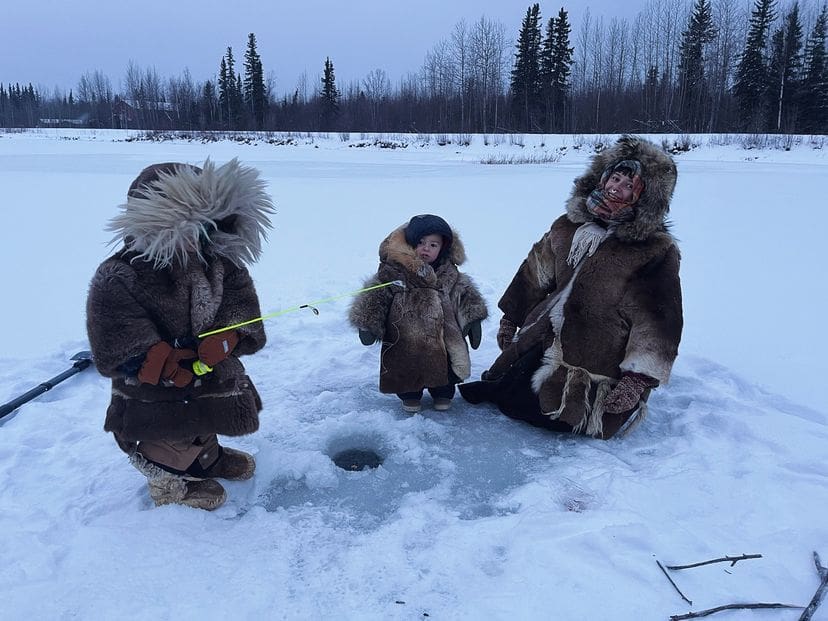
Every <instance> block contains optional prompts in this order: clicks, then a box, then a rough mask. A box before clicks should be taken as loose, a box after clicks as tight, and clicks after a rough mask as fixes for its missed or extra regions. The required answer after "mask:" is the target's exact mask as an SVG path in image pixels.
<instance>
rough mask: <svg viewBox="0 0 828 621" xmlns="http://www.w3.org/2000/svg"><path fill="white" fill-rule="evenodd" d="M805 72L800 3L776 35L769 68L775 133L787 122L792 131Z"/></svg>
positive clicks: (769, 115) (769, 107) (769, 89)
mask: <svg viewBox="0 0 828 621" xmlns="http://www.w3.org/2000/svg"><path fill="white" fill-rule="evenodd" d="M801 73H802V25H801V24H800V22H799V4H798V3H796V2H795V3H794V5H793V7H792V8H791V10H790V12H789V13H788V15H787V16H786V17H785V21H784V24H783V25H782V27H781V28H779V29H778V30H777V31H776V32H775V33H774V35H773V43H772V46H771V60H770V64H769V67H768V83H769V86H768V120H769V126H770V128H771V129H772V130H773V131H777V132H779V131H782V125H783V122H784V121H785V120H787V123H786V124H787V125H788V129H792V127H791V126H792V125H793V121H792V117H793V112H794V111H793V110H791V109H790V108H792V107H793V106H792V104H793V102H795V101H796V99H797V91H798V90H799V80H800V78H801Z"/></svg>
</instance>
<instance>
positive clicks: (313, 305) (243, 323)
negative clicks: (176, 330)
mask: <svg viewBox="0 0 828 621" xmlns="http://www.w3.org/2000/svg"><path fill="white" fill-rule="evenodd" d="M391 285H397V286H398V287H402V288H403V289H404V288H405V283H404V282H403V281H401V280H392V281H391V282H382V283H380V284H378V285H372V286H370V287H365V288H363V289H357V290H356V291H349V292H348V293H341V294H339V295H335V296H333V297H330V298H325V299H323V300H316V301H315V302H308V303H307V304H300V305H299V306H292V307H291V308H286V309H284V310H280V311H278V312H276V313H270V314H268V315H262V316H261V317H255V318H253V319H248V320H247V321H241V322H239V323H234V324H233V325H232V326H225V327H223V328H216V329H215V330H210V331H209V332H202V333H201V334H199V335H198V338H200V339H203V338H204V337H205V336H210V335H211V334H218V333H219V332H226V331H227V330H235V329H236V328H241V327H242V326H247V325H250V324H251V323H256V322H258V321H264V320H265V319H273V318H274V317H278V316H279V315H286V314H287V313H292V312H294V311H298V310H302V309H303V308H309V309H311V310H312V311H313V314H314V315H318V314H319V310H318V309H317V308H316V305H317V304H325V303H326V302H333V301H334V300H340V299H342V298H347V297H349V296H352V295H358V294H360V293H365V292H366V291H373V290H374V289H382V288H383V287H390V286H391Z"/></svg>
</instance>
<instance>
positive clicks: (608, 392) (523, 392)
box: [460, 136, 683, 438]
mask: <svg viewBox="0 0 828 621" xmlns="http://www.w3.org/2000/svg"><path fill="white" fill-rule="evenodd" d="M676 174H677V173H676V166H675V164H674V163H673V160H672V159H671V158H670V156H669V155H667V154H666V153H665V152H664V151H663V150H662V149H660V148H658V147H657V146H656V145H654V144H652V143H650V142H648V141H646V140H642V139H639V138H635V137H631V136H625V137H622V138H621V139H620V140H619V141H618V142H617V143H616V144H615V145H613V146H612V147H610V148H609V149H607V150H605V151H603V152H601V153H600V154H598V155H596V156H595V157H594V158H593V160H592V162H591V164H590V167H589V169H588V170H587V172H586V173H585V174H584V175H582V176H581V177H579V178H578V179H576V180H575V187H574V189H573V191H572V194H571V196H570V198H569V200H568V202H567V204H566V214H565V215H563V216H561V217H559V218H558V219H557V220H555V222H554V223H553V224H552V227H551V228H550V230H549V231H548V232H547V233H546V234H545V235H544V236H543V237H542V238H541V239H540V241H538V242H537V243H536V244H535V245H534V246H533V247H532V250H531V251H530V252H529V255H528V256H527V257H526V259H525V260H524V261H523V263H522V264H521V266H520V268H519V269H518V271H517V273H516V274H515V276H514V278H513V279H512V282H511V284H510V285H509V287H508V288H507V289H506V292H505V293H504V294H503V297H501V299H500V302H499V303H498V306H499V307H500V309H501V310H502V311H503V318H502V320H501V322H500V329H499V331H498V345H499V346H500V348H501V350H502V353H501V355H500V356H499V357H498V358H497V359H496V360H495V362H494V363H493V365H492V367H491V368H490V369H489V370H488V371H486V372H485V373H484V374H483V381H479V382H470V383H468V384H464V385H462V386H460V392H461V394H462V395H463V397H464V398H465V399H467V400H468V401H470V402H472V403H480V402H483V401H489V402H492V403H495V404H496V405H497V406H498V407H499V408H500V410H501V411H502V412H503V413H504V414H506V415H508V416H511V417H513V418H518V419H522V420H526V421H528V422H530V423H532V424H534V425H538V426H541V427H546V428H550V429H553V430H557V431H573V432H575V433H585V434H588V435H591V436H594V437H603V438H609V437H611V436H613V435H614V434H615V433H616V432H618V431H619V430H620V429H621V428H622V427H624V426H625V425H627V424H628V423H630V424H631V423H632V422H634V421H637V420H641V419H642V418H643V416H644V414H645V412H646V408H645V404H646V401H647V398H648V396H649V394H650V390H651V389H653V388H655V387H656V386H658V385H660V384H666V383H667V381H668V380H669V378H670V370H671V368H672V366H673V361H674V360H675V358H676V355H677V353H678V346H679V340H680V338H681V331H682V324H683V320H682V304H681V285H680V281H679V249H678V246H677V244H676V240H675V239H674V238H673V237H672V236H671V235H670V233H669V232H668V230H667V223H666V216H667V212H668V210H669V208H670V199H671V197H672V194H673V188H674V187H675V183H676ZM518 329H519V331H518Z"/></svg>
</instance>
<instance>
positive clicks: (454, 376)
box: [349, 225, 488, 393]
mask: <svg viewBox="0 0 828 621" xmlns="http://www.w3.org/2000/svg"><path fill="white" fill-rule="evenodd" d="M452 232H453V235H454V239H453V242H452V244H451V247H450V249H449V251H448V254H447V256H446V257H445V259H443V260H442V262H440V263H439V264H437V265H436V268H433V267H432V266H431V265H428V264H427V263H425V262H424V261H422V259H420V258H419V257H418V256H417V254H416V252H415V250H414V248H413V247H412V246H410V245H409V244H408V243H407V242H406V239H405V225H403V226H401V227H399V228H397V229H396V230H394V231H393V232H392V233H391V234H390V235H388V237H386V238H385V239H384V240H383V241H382V243H381V244H380V247H379V257H380V265H379V269H378V270H377V273H376V275H375V276H374V277H373V278H371V279H369V280H368V281H367V282H366V283H365V286H366V287H368V286H372V285H375V284H380V283H385V282H391V281H395V280H399V281H400V282H402V283H403V285H404V286H402V287H401V286H397V285H392V286H390V287H385V288H382V289H376V290H374V291H368V292H365V293H362V294H361V295H359V296H358V297H357V298H355V299H354V302H353V303H352V305H351V308H350V312H349V320H350V322H351V324H352V325H353V326H354V327H355V328H357V329H359V330H364V331H367V332H370V333H371V334H373V335H374V336H375V337H377V338H378V339H381V340H382V350H381V353H380V380H379V387H380V391H381V392H383V393H405V392H415V391H418V390H421V389H423V388H426V387H437V386H445V385H448V384H452V383H456V382H458V381H462V380H464V379H466V378H467V377H469V375H470V373H471V361H470V358H469V350H468V346H467V345H466V341H465V339H464V333H465V329H466V328H467V327H468V326H469V325H470V324H471V323H473V322H475V321H482V320H484V319H485V318H486V317H487V316H488V311H487V309H486V303H485V301H484V300H483V297H482V296H481V295H480V292H479V291H478V290H477V288H476V287H475V285H474V283H473V282H472V280H471V278H469V276H467V275H466V274H463V273H461V272H460V271H459V270H458V269H457V266H458V265H461V264H463V263H464V262H465V260H466V252H465V248H464V246H463V242H462V241H461V240H460V237H459V235H458V234H457V232H456V231H452Z"/></svg>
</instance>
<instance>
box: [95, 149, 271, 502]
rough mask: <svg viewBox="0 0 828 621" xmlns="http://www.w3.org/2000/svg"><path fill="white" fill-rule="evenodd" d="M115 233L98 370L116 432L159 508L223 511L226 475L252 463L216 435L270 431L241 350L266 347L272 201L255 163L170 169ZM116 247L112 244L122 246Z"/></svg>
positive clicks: (104, 281)
mask: <svg viewBox="0 0 828 621" xmlns="http://www.w3.org/2000/svg"><path fill="white" fill-rule="evenodd" d="M122 208H123V212H122V213H121V214H120V215H118V216H116V217H115V218H114V219H113V220H112V222H111V224H110V226H109V228H110V230H112V231H115V232H116V237H115V240H118V239H122V240H123V247H122V248H121V249H120V250H119V251H118V252H116V253H115V254H114V255H113V256H112V257H110V258H108V259H107V260H105V261H104V262H103V263H102V264H101V265H100V267H99V268H98V270H97V272H96V273H95V276H94V277H93V279H92V282H91V284H90V287H89V297H88V300H87V318H86V321H87V330H88V333H89V342H90V344H91V347H92V354H93V357H94V361H95V365H96V366H97V368H98V370H99V371H100V372H101V373H102V374H103V375H105V376H107V377H111V378H112V399H111V402H110V405H109V408H108V409H107V412H106V422H105V424H104V429H105V430H106V431H111V432H112V433H113V434H114V436H115V440H116V442H117V443H118V446H120V447H121V449H123V450H124V452H126V453H127V454H128V455H129V459H130V462H131V463H132V464H133V465H134V466H135V467H136V468H137V469H138V470H139V471H140V472H141V473H142V474H144V475H145V476H146V477H147V479H148V485H149V493H150V496H151V498H152V499H153V501H154V502H155V504H156V505H163V504H169V503H177V504H182V505H188V506H191V507H197V508H201V509H215V508H216V507H218V506H220V505H221V504H222V503H223V502H224V500H225V491H224V488H223V487H222V486H221V484H220V483H219V482H218V481H215V480H214V479H216V478H222V479H231V480H239V479H248V478H250V477H251V476H253V470H254V468H255V462H254V460H253V457H252V456H251V455H248V454H247V453H244V452H242V451H238V450H234V449H231V448H227V447H222V446H221V445H219V443H218V438H217V437H216V434H222V435H227V436H240V435H243V434H248V433H252V432H254V431H256V430H257V429H258V427H259V411H260V410H261V409H262V404H261V400H260V399H259V395H258V393H257V391H256V388H255V387H254V386H253V382H251V381H250V378H249V377H248V376H247V375H246V374H245V370H244V366H243V365H242V363H241V362H240V360H239V356H242V355H245V354H252V353H253V352H256V351H258V350H260V349H261V348H262V347H263V346H264V344H265V333H264V329H263V327H262V324H261V323H255V324H251V325H247V326H244V327H241V328H238V329H237V330H226V331H223V332H219V333H217V334H214V335H211V336H206V337H205V338H203V339H199V338H198V335H199V334H203V333H205V332H209V331H211V330H215V329H218V328H223V327H226V326H230V325H233V324H236V323H239V322H242V321H244V320H247V319H250V318H252V317H258V316H259V315H261V312H260V310H259V300H258V297H257V295H256V290H255V288H254V286H253V281H252V279H251V278H250V274H249V273H248V271H247V269H246V267H245V265H244V264H245V263H251V262H253V261H255V260H256V259H258V257H259V255H260V253H261V243H262V240H263V239H264V238H265V237H266V230H267V229H268V228H270V226H271V225H270V221H269V214H271V213H273V205H272V203H271V200H270V198H269V197H268V196H267V194H266V193H265V191H264V182H263V181H262V180H261V179H260V178H259V174H258V172H257V171H256V170H255V169H253V168H248V167H244V166H241V165H240V164H239V163H238V161H237V160H235V159H234V160H232V161H230V162H228V163H227V164H225V165H223V166H221V167H216V166H215V165H214V164H213V163H212V162H210V161H209V160H208V161H207V162H206V163H205V164H204V168H203V169H201V168H197V167H195V166H191V165H188V164H177V163H165V164H155V165H153V166H149V167H147V168H145V169H144V170H143V171H142V172H141V174H140V175H139V176H138V177H137V178H136V179H135V181H133V183H132V185H131V186H130V188H129V192H128V194H127V201H126V204H124V205H122ZM115 240H113V241H115Z"/></svg>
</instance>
